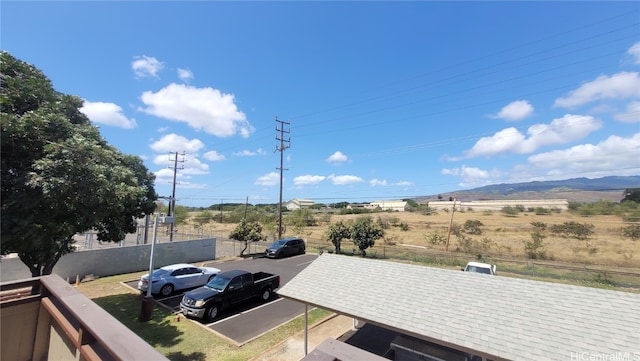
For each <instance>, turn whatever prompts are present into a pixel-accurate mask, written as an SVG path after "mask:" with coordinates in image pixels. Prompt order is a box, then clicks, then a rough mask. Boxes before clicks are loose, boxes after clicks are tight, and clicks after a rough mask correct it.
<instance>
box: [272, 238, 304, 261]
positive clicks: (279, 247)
mask: <svg viewBox="0 0 640 361" xmlns="http://www.w3.org/2000/svg"><path fill="white" fill-rule="evenodd" d="M305 250H306V244H305V243H304V240H303V239H302V238H296V237H289V238H283V239H279V240H277V241H275V242H273V244H272V245H270V246H269V247H267V249H266V250H265V251H264V255H265V256H266V257H269V258H281V257H286V256H293V255H296V254H304V252H305Z"/></svg>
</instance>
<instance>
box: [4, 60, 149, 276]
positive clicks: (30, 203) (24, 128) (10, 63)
mask: <svg viewBox="0 0 640 361" xmlns="http://www.w3.org/2000/svg"><path fill="white" fill-rule="evenodd" d="M0 63H1V64H2V69H1V70H2V71H1V75H0V76H1V78H0V105H1V111H0V120H1V125H2V138H1V151H2V157H1V164H2V167H1V173H2V243H1V251H2V254H8V253H18V255H19V257H20V259H21V260H22V262H24V263H25V264H26V265H27V266H28V267H29V269H30V271H31V273H32V275H33V276H39V275H45V274H50V273H51V271H52V270H53V267H54V266H55V264H56V262H57V261H58V260H59V259H60V257H62V256H63V255H65V254H67V253H70V252H73V250H74V247H73V243H74V241H73V236H74V235H75V234H76V233H79V232H84V231H87V230H90V229H94V230H96V231H97V233H98V236H97V237H98V240H100V241H121V240H122V239H124V236H125V234H126V233H133V232H135V230H136V222H135V219H136V218H142V217H143V216H144V215H145V214H149V213H152V212H153V211H154V209H155V207H156V205H155V203H154V201H155V200H156V199H157V194H156V192H155V189H154V187H153V182H154V180H155V177H154V175H153V174H152V173H150V172H149V171H148V170H147V168H146V167H145V166H144V165H143V163H142V160H141V159H140V158H139V157H135V156H131V155H126V154H123V153H121V152H119V151H118V150H117V149H115V148H114V147H112V146H111V145H109V144H108V143H107V142H106V141H105V140H104V139H103V138H102V137H101V136H100V133H99V131H98V128H97V127H95V126H93V125H92V124H91V122H90V121H89V119H88V118H87V117H86V116H85V115H84V114H83V113H81V112H80V110H79V109H80V108H81V107H82V105H83V101H82V100H81V99H80V98H78V97H75V96H70V95H65V94H62V93H59V92H57V91H55V90H54V89H53V86H52V85H51V82H50V81H49V79H47V77H46V76H45V75H44V74H43V73H42V72H41V71H40V70H38V69H37V68H35V67H34V66H32V65H30V64H27V63H25V62H22V61H20V60H18V59H16V58H14V57H13V56H11V55H10V54H9V53H7V52H1V53H0Z"/></svg>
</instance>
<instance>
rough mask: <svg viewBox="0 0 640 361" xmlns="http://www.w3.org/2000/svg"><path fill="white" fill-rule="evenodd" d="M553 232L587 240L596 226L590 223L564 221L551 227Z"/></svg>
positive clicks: (566, 236)
mask: <svg viewBox="0 0 640 361" xmlns="http://www.w3.org/2000/svg"><path fill="white" fill-rule="evenodd" d="M549 229H550V230H551V232H552V233H554V234H559V235H561V236H562V237H565V238H575V239H579V240H586V239H587V238H589V236H590V235H592V234H593V232H594V229H595V226H594V225H593V224H589V223H582V224H580V223H578V222H573V221H571V222H564V223H563V224H554V225H551V227H550V228H549Z"/></svg>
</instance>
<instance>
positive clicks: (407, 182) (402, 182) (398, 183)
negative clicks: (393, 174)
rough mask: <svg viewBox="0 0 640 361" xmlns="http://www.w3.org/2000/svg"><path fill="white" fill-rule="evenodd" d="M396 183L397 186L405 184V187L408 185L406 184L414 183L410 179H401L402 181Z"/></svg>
mask: <svg viewBox="0 0 640 361" xmlns="http://www.w3.org/2000/svg"><path fill="white" fill-rule="evenodd" d="M394 185H396V186H403V187H406V186H412V185H413V182H409V181H400V182H397V183H395V184H394Z"/></svg>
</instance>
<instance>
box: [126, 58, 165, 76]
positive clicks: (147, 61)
mask: <svg viewBox="0 0 640 361" xmlns="http://www.w3.org/2000/svg"><path fill="white" fill-rule="evenodd" d="M134 59H135V60H134V61H133V62H132V63H131V69H133V72H134V73H135V75H136V78H144V77H147V76H150V77H154V78H157V77H158V72H160V70H162V68H164V65H163V64H162V62H160V61H158V59H156V58H154V57H151V56H146V55H142V56H136V57H135V58H134Z"/></svg>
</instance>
